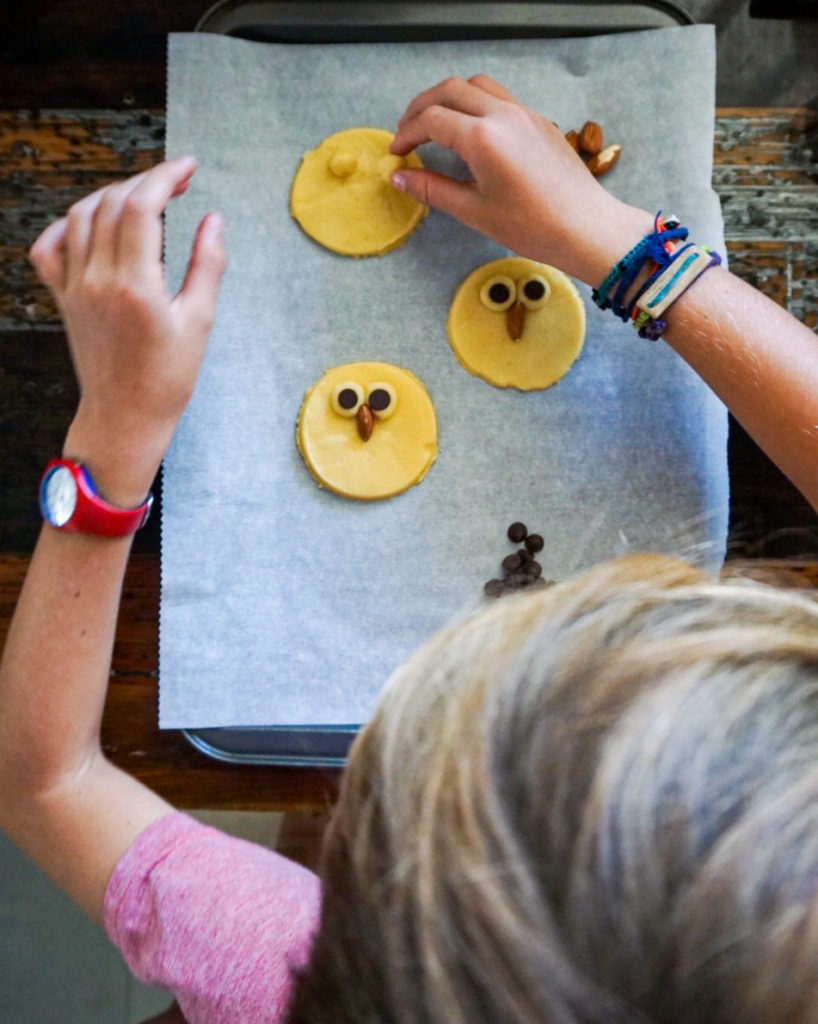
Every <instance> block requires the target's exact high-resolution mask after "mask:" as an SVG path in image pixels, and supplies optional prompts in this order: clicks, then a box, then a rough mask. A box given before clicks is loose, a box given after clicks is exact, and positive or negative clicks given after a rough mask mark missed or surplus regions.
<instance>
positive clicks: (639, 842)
mask: <svg viewBox="0 0 818 1024" xmlns="http://www.w3.org/2000/svg"><path fill="white" fill-rule="evenodd" d="M322 877H323V882H324V893H325V894H324V904H323V911H322V923H321V928H320V931H319V934H318V936H317V937H316V941H315V946H314V951H313V956H312V958H311V961H310V964H309V965H308V967H307V968H306V970H305V972H304V973H303V975H302V976H301V977H300V978H299V979H298V981H297V986H296V994H295V998H294V1002H293V1006H292V1009H291V1013H290V1017H289V1020H290V1022H291V1024H302V1022H303V1024H307V1022H309V1024H318V1022H320V1021H323V1020H326V1021H328V1022H329V1021H332V1022H334V1024H339V1022H344V1021H349V1022H352V1021H355V1022H375V1021H378V1022H384V1024H386V1022H394V1024H412V1022H421V1021H422V1022H425V1024H444V1022H445V1024H482V1022H485V1024H488V1022H491V1024H499V1022H503V1024H517V1022H519V1024H523V1022H526V1024H529V1022H530V1024H533V1022H535V1021H536V1022H547V1024H552V1022H553V1024H579V1022H582V1024H590V1022H599V1024H602V1022H605V1024H617V1022H620V1021H621V1022H625V1021H628V1022H629V1024H634V1022H637V1021H663V1022H676V1021H678V1022H681V1021H684V1022H686V1024H690V1022H720V1024H724V1022H726V1021H739V1020H740V1021H742V1024H755V1022H758V1024H761V1022H764V1024H775V1022H778V1021H781V1022H783V1021H787V1022H809V1021H818V898H816V891H817V890H818V606H816V605H815V604H813V603H812V602H811V601H809V600H808V599H807V598H805V597H803V596H797V595H794V594H788V593H784V592H781V591H778V590H775V589H773V588H769V587H764V586H761V585H758V584H746V583H745V584H741V583H734V584H717V583H715V582H713V581H712V580H709V579H707V578H706V577H704V576H702V575H701V574H700V573H699V572H697V571H696V570H694V569H692V568H691V567H689V566H687V565H686V564H684V563H681V562H678V561H676V560H673V559H668V558H661V557H653V556H637V557H630V558H627V559H623V560H619V561H615V562H611V563H608V564H606V565H604V566H601V567H600V568H597V569H595V570H593V571H591V572H589V573H587V574H585V575H583V576H581V577H579V578H577V579H575V580H573V581H570V582H567V583H564V584H561V585H560V586H558V587H554V588H551V589H549V590H544V591H539V592H537V593H536V594H520V595H519V596H514V597H505V598H502V599H501V600H499V601H498V602H496V603H495V604H493V605H492V606H491V607H490V608H488V609H486V610H485V611H482V612H481V613H479V614H477V615H475V616H473V617H472V618H470V619H468V620H467V621H465V622H463V623H461V624H458V625H456V626H453V627H451V628H450V629H447V630H445V631H444V632H442V633H441V634H439V635H438V636H436V637H435V638H434V639H433V640H431V641H430V642H429V643H428V644H426V645H425V646H424V647H423V648H421V649H420V650H419V651H418V652H417V653H416V654H415V655H414V656H413V657H412V658H411V659H410V660H409V661H408V662H407V663H406V664H405V665H404V666H403V667H402V668H400V669H399V670H398V672H397V673H396V674H395V675H394V676H393V678H392V679H391V680H390V682H389V684H388V686H387V688H386V690H385V692H384V695H383V698H382V701H381V703H380V706H379V709H378V711H377V713H376V715H375V716H374V718H373V720H372V722H371V723H370V724H369V725H368V726H367V727H366V729H364V730H363V732H362V734H361V735H360V736H359V738H358V740H357V742H356V744H355V747H354V750H353V753H352V755H351V758H350V762H349V765H348V768H347V771H346V773H345V777H344V782H343V786H342V792H341V797H340V800H339V803H338V806H337V808H336V812H335V814H334V817H333V821H332V823H331V825H330V829H329V832H328V835H327V839H326V843H325V850H324V856H323V865H322Z"/></svg>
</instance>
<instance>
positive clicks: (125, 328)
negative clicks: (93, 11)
mask: <svg viewBox="0 0 818 1024" xmlns="http://www.w3.org/2000/svg"><path fill="white" fill-rule="evenodd" d="M195 168H196V162H195V160H194V159H193V158H191V157H180V158H178V159H175V160H169V161H166V162H165V163H162V164H159V165H158V166H156V167H154V168H152V169H151V170H149V171H147V172H145V173H143V174H138V175H136V176H135V177H133V178H129V179H128V180H127V181H123V182H119V183H117V184H113V185H109V186H107V187H106V188H102V189H100V190H99V191H97V192H94V193H93V194H92V195H90V196H87V197H86V198H85V199H82V200H80V201H79V202H77V203H75V204H74V206H72V207H71V209H70V210H69V212H68V215H67V216H66V217H63V218H61V219H60V220H58V221H55V222H54V223H53V224H51V225H50V226H49V227H48V228H46V230H45V231H44V232H43V233H42V235H40V237H39V238H38V239H37V241H36V242H35V243H34V245H33V246H32V248H31V252H30V259H31V262H32V263H33V265H34V267H35V269H36V270H37V273H38V274H39V276H40V278H41V280H42V281H43V282H44V284H46V285H47V286H48V288H49V289H50V291H51V292H52V294H53V295H54V298H55V300H56V302H57V305H58V307H59V310H60V313H61V315H62V317H63V320H64V322H65V327H66V332H67V335H68V343H69V348H70V351H71V357H72V360H73V363H74V369H75V372H76V375H77V381H78V383H79V389H80V402H79V408H78V409H77V413H76V416H75V418H74V421H73V423H72V425H71V428H70V430H69V433H68V437H67V439H66V444H65V448H64V453H65V455H66V456H68V457H71V458H76V459H80V460H81V461H83V462H85V463H86V464H87V465H88V468H89V470H90V472H91V475H92V476H93V478H94V481H95V483H96V484H97V486H98V487H99V489H100V492H101V493H102V494H103V495H104V497H105V498H107V499H108V500H109V501H112V502H114V503H115V504H118V505H123V506H127V505H135V504H138V503H139V502H140V501H142V500H143V499H144V497H145V493H146V491H147V490H148V488H149V487H150V484H151V482H152V480H153V477H154V475H155V474H156V471H157V469H158V467H159V463H160V461H161V459H162V456H163V455H164V452H165V449H166V447H167V445H168V443H169V442H170V439H171V437H172V435H173V431H174V429H175V427H176V423H177V421H178V419H179V417H180V416H181V414H182V411H183V410H184V408H185V406H186V405H187V402H188V400H189V398H190V396H191V394H192V392H193V388H194V385H195V382H196V376H197V374H198V370H199V365H200V363H201V359H202V355H203V353H204V348H205V344H206V342H207V338H208V335H209V333H210V328H211V326H212V323H213V317H214V314H215V309H216V297H217V294H218V289H219V282H220V280H221V276H222V273H223V271H224V268H225V255H224V246H223V241H222V226H221V219H220V217H219V216H218V215H217V214H209V215H208V216H207V217H205V218H204V219H203V220H202V222H201V223H200V224H199V227H198V230H197V232H196V237H195V240H194V243H193V251H192V254H191V258H190V262H189V264H188V268H187V274H186V277H185V280H184V283H183V285H182V287H181V289H180V290H179V292H178V293H177V294H176V295H175V296H171V295H170V294H169V293H168V290H167V287H166V284H165V277H164V268H163V266H162V221H161V217H162V213H163V211H164V209H165V207H166V206H167V204H168V202H169V201H170V200H171V199H172V198H173V197H174V196H179V195H181V194H182V193H183V192H184V191H185V189H186V188H187V186H188V183H189V182H190V179H191V176H192V175H193V172H194V170H195Z"/></svg>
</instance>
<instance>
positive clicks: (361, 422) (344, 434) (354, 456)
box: [296, 362, 437, 501]
mask: <svg viewBox="0 0 818 1024" xmlns="http://www.w3.org/2000/svg"><path fill="white" fill-rule="evenodd" d="M296 440H297V443H298V450H299V451H300V452H301V455H302V457H303V459H304V462H305V463H306V464H307V468H308V469H309V471H310V472H311V473H312V475H313V476H314V477H315V479H316V480H317V481H318V483H319V484H321V486H323V487H327V488H329V489H330V490H331V491H334V492H335V493H336V494H340V495H342V496H343V497H346V498H358V499H360V500H363V501H375V500H377V499H379V498H391V497H392V496H393V495H395V494H400V492H401V491H405V490H407V489H408V488H409V487H411V486H412V485H413V484H416V483H418V482H419V481H420V480H422V479H423V477H424V476H425V475H426V473H427V472H428V470H429V467H430V466H431V465H432V463H433V462H434V461H435V459H436V458H437V417H436V415H435V409H434V405H433V404H432V400H431V398H430V397H429V395H428V393H427V391H426V389H425V388H424V386H423V384H421V382H420V381H419V380H418V378H417V377H416V376H415V375H414V374H413V373H410V372H409V370H405V369H403V367H401V366H395V365H394V364H393V363H376V362H372V363H370V362H361V363H344V364H343V365H341V366H335V367H333V368H332V369H330V370H327V372H326V373H325V374H324V375H323V376H322V377H321V378H320V380H318V381H317V383H316V384H314V385H313V386H312V387H311V388H310V389H309V390H308V391H307V393H306V394H305V396H304V401H303V403H302V405H301V411H300V413H299V416H298V428H297V431H296Z"/></svg>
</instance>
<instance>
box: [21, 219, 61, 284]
mask: <svg viewBox="0 0 818 1024" xmlns="http://www.w3.org/2000/svg"><path fill="white" fill-rule="evenodd" d="M67 227H68V218H67V217H60V219H59V220H55V221H54V222H53V223H51V224H49V225H48V227H47V228H46V229H45V231H43V233H42V234H41V235H40V236H39V238H37V239H36V241H35V242H34V244H33V245H32V246H31V248H30V249H29V251H28V258H29V260H30V261H31V265H32V266H33V267H34V269H35V270H36V271H37V276H38V277H39V278H40V280H41V281H42V282H43V284H44V285H45V286H46V287H47V288H50V289H51V290H52V291H53V292H55V293H56V292H61V291H62V290H63V288H64V287H65V232H66V228H67Z"/></svg>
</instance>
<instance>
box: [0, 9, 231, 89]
mask: <svg viewBox="0 0 818 1024" xmlns="http://www.w3.org/2000/svg"><path fill="white" fill-rule="evenodd" d="M210 6H211V4H210V3H209V2H208V0H128V2H127V3H117V4H114V3H110V2H109V0H68V2H66V0H29V2H27V3H14V2H12V0H8V2H6V3H4V4H3V11H2V17H0V29H2V31H0V102H1V103H2V104H3V105H4V106H6V107H9V108H21V109H22V108H27V109H31V108H36V107H45V106H50V107H60V106H62V107H76V108H80V107H105V108H109V109H123V108H128V107H133V106H138V107H148V106H157V107H161V106H164V103H165V55H166V52H167V35H168V33H169V32H191V31H192V30H193V29H194V27H195V25H196V22H197V21H198V20H199V18H200V16H201V15H202V14H203V13H204V12H205V11H206V10H207V9H208V8H209V7H210Z"/></svg>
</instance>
